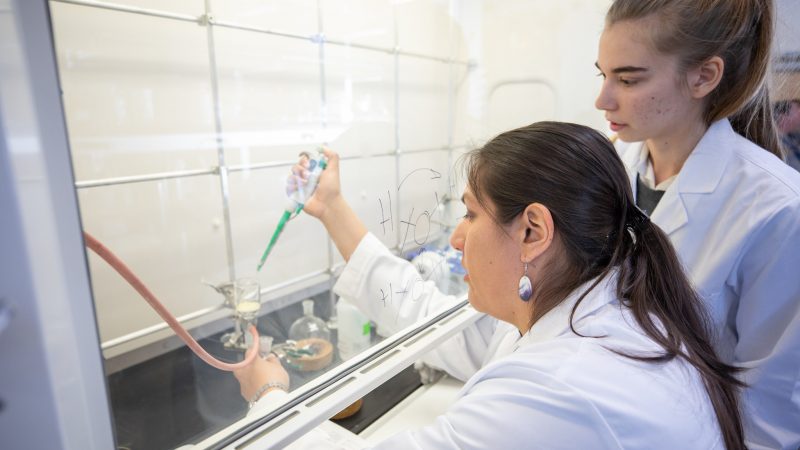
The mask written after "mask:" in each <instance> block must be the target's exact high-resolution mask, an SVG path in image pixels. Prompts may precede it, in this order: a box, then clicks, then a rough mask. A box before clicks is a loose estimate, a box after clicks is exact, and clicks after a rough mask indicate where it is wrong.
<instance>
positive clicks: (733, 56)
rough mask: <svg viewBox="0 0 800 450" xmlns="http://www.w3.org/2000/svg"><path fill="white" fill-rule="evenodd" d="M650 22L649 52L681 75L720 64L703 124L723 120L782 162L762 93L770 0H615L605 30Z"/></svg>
mask: <svg viewBox="0 0 800 450" xmlns="http://www.w3.org/2000/svg"><path fill="white" fill-rule="evenodd" d="M651 17H652V18H653V19H654V20H652V21H651V22H650V23H649V24H648V29H650V30H652V33H651V38H652V39H651V41H652V42H653V44H654V46H655V50H657V51H659V52H661V53H664V54H669V55H677V56H678V58H679V61H680V67H681V69H682V70H687V69H690V68H693V67H697V66H699V65H700V64H702V63H703V62H705V61H706V60H708V59H709V58H711V57H713V56H719V57H720V58H722V60H723V61H724V62H725V68H724V70H723V74H722V80H721V81H720V83H719V86H717V88H716V89H715V90H714V91H713V92H712V93H711V94H709V96H708V100H707V102H706V110H705V113H704V119H705V121H706V125H710V124H711V123H713V122H715V121H717V120H720V119H724V118H726V117H727V118H729V119H730V121H731V125H732V126H733V129H734V130H736V132H737V133H739V134H741V135H742V136H744V137H746V138H747V139H749V140H751V141H753V142H755V143H756V144H758V145H760V146H761V147H763V148H765V149H767V150H768V151H770V152H771V153H773V154H775V155H776V156H778V157H779V158H781V159H783V148H782V146H781V145H780V138H779V135H778V131H777V129H776V127H775V121H774V120H773V117H772V107H771V105H770V98H769V92H768V89H767V75H768V73H769V66H770V57H771V54H770V52H771V46H772V38H773V34H774V30H773V28H774V21H775V6H774V3H773V0H615V1H614V2H613V3H612V5H611V7H610V8H609V10H608V13H607V14H606V27H609V26H611V25H613V24H615V23H616V22H620V21H623V20H638V19H645V18H651Z"/></svg>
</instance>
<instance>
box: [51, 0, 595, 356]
mask: <svg viewBox="0 0 800 450" xmlns="http://www.w3.org/2000/svg"><path fill="white" fill-rule="evenodd" d="M115 4H120V5H126V4H127V5H129V6H133V7H136V8H149V9H152V10H160V11H166V12H169V13H175V14H183V15H188V16H192V17H200V16H201V15H202V14H204V2H203V1H201V0H194V1H188V0H187V1H181V2H156V1H147V2H143V1H127V2H125V1H121V0H120V1H116V2H115ZM210 6H211V10H212V13H213V17H214V20H215V21H217V22H222V23H223V25H224V24H238V25H242V26H246V27H254V28H257V29H259V30H261V32H259V31H253V30H242V29H232V28H229V27H224V26H213V27H212V28H211V31H212V32H213V46H209V40H208V31H209V30H208V27H206V26H202V25H200V24H198V23H193V22H186V21H178V20H174V19H168V18H159V17H150V16H147V15H142V14H132V13H127V12H120V11H109V10H103V9H98V8H95V7H89V6H83V5H74V4H63V3H59V2H57V1H52V2H51V8H52V18H53V27H54V33H55V42H56V47H57V57H58V64H59V67H60V77H61V83H62V89H63V92H64V107H65V109H66V116H67V125H68V128H69V134H70V143H71V146H72V154H73V164H74V171H75V176H76V180H77V181H78V184H79V186H80V188H79V199H80V207H81V215H82V222H83V227H84V229H85V230H87V231H89V232H90V233H92V234H94V235H95V236H96V237H97V238H99V239H100V240H101V241H102V242H104V243H105V244H106V245H108V246H109V247H110V248H111V249H112V250H113V251H115V252H116V253H117V254H118V255H119V256H120V257H121V258H122V259H123V260H125V261H126V262H128V263H129V265H130V266H131V268H132V269H133V270H134V271H135V272H136V273H137V274H138V275H139V276H140V277H141V278H142V279H143V280H144V282H145V283H146V284H147V285H148V286H150V288H151V289H152V290H153V291H154V292H155V293H156V295H157V296H159V297H160V298H161V299H162V300H163V301H164V303H165V304H166V305H167V307H168V308H169V309H170V310H171V311H172V312H173V313H175V314H177V315H181V314H186V313H191V312H194V311H198V310H201V309H203V308H207V307H209V306H213V305H216V304H218V303H220V302H221V300H222V299H221V297H219V296H218V294H216V293H215V292H213V291H212V290H211V289H209V288H208V287H206V286H204V285H203V284H201V281H208V282H211V283H217V282H222V281H225V280H227V278H228V275H229V271H230V270H231V269H232V270H234V271H235V273H236V275H237V276H256V277H257V278H258V279H259V280H260V282H261V283H262V287H263V288H269V287H270V286H274V285H276V284H279V283H282V282H284V281H286V280H289V279H292V278H294V277H298V276H301V275H303V274H307V273H310V272H314V271H318V270H323V269H326V268H328V267H329V255H328V241H327V236H326V235H325V232H324V229H323V227H322V226H321V225H320V224H319V223H317V222H316V221H315V220H314V219H312V218H311V217H308V216H304V215H301V216H300V217H298V218H296V219H294V220H293V221H291V222H290V223H289V225H288V226H287V227H286V229H285V231H284V233H283V236H282V237H281V240H280V241H279V243H278V245H277V246H276V247H275V249H274V251H273V254H272V255H271V258H270V260H269V261H268V262H267V265H266V266H265V267H264V269H263V270H262V271H261V272H260V273H258V274H256V272H255V266H256V263H257V261H258V259H259V258H260V255H261V252H262V251H263V249H264V247H265V245H266V243H267V240H268V238H269V235H270V234H271V232H272V230H273V229H274V227H275V225H276V224H277V221H278V219H279V217H280V215H281V213H282V208H283V205H284V195H283V183H284V178H285V174H286V173H287V170H288V167H286V166H277V167H263V165H264V163H276V162H281V161H291V160H294V159H295V158H296V156H297V153H298V152H299V151H300V150H311V149H313V148H315V147H316V146H317V145H319V144H321V143H323V142H327V143H328V144H329V145H330V146H331V147H332V148H334V149H335V150H337V151H338V152H340V154H341V155H342V156H343V158H344V159H343V160H342V163H341V173H342V189H343V191H344V194H345V196H346V197H347V198H348V200H349V201H350V202H351V204H352V205H353V208H354V209H355V211H356V212H357V213H358V215H359V216H360V217H361V218H362V219H363V220H364V222H365V223H366V225H367V227H368V228H369V229H370V231H372V232H373V233H375V234H376V235H377V236H378V237H379V238H380V239H381V240H382V241H383V242H385V243H386V244H387V245H388V246H391V247H394V246H399V245H403V242H404V241H405V244H404V247H405V248H404V249H406V250H407V249H408V248H409V247H410V246H411V245H412V243H413V242H414V241H415V238H416V243H417V244H419V243H423V242H425V237H426V236H429V237H430V236H432V235H433V234H435V233H436V232H437V231H441V228H442V227H441V225H439V224H437V223H436V221H441V220H449V221H450V222H452V221H453V217H449V218H446V214H445V213H448V211H442V210H437V209H436V208H437V205H436V199H437V198H440V199H442V198H443V197H444V195H445V194H449V195H450V196H453V197H455V198H459V197H460V195H461V186H462V185H463V180H461V181H453V180H452V176H451V175H453V168H452V161H453V160H455V158H456V157H457V156H458V154H460V153H461V152H463V151H464V149H465V147H464V144H468V145H469V144H472V143H474V144H478V143H480V142H482V141H483V140H485V139H486V138H487V137H488V136H489V135H490V134H492V133H495V132H497V131H500V130H501V129H506V128H509V127H511V126H517V125H522V124H525V123H529V122H532V121H534V120H542V119H553V118H556V119H564V120H572V121H578V122H583V123H587V124H590V125H596V126H601V125H603V122H602V115H600V114H599V113H597V112H596V111H594V108H593V99H594V93H595V92H596V89H597V87H598V86H599V82H598V80H596V79H595V78H594V69H593V63H594V58H595V53H596V41H597V37H598V36H599V33H600V30H601V27H602V14H603V12H604V10H605V8H606V6H607V2H597V1H596V0H569V1H564V2H552V1H545V0H537V1H528V0H505V1H485V2H482V1H479V0H464V1H455V0H453V1H450V2H448V1H443V0H416V1H399V0H318V1H317V0H272V1H263V0H260V1H254V0H253V1H241V0H239V1H236V2H231V1H212V2H210ZM320 27H321V28H320ZM267 31H268V32H267ZM320 32H322V33H324V36H325V39H328V40H330V41H331V42H332V43H327V44H324V45H323V46H322V51H320V45H319V44H318V43H317V42H319V40H318V39H317V40H313V39H311V37H312V36H316V35H317V34H318V33H320ZM276 33H288V34H291V35H292V36H281V35H278V34H276ZM302 37H307V38H306V39H303V38H302ZM342 43H352V45H341V44H342ZM363 46H371V47H373V49H365V48H363ZM395 47H399V49H400V50H401V51H404V52H413V53H417V54H424V55H428V56H431V57H435V58H420V57H418V56H409V55H406V54H402V53H401V54H400V55H399V56H396V55H394V54H392V53H391V50H392V49H394V48H395ZM210 48H211V50H212V51H213V56H214V58H215V63H216V64H215V65H212V63H211V59H210V56H209V49H210ZM377 48H382V49H384V50H387V51H379V49H377ZM436 58H439V59H442V60H444V61H445V62H442V61H439V60H436ZM448 59H453V60H457V62H454V63H452V64H449V63H447V62H446V61H447V60H448ZM468 59H469V60H471V64H470V65H469V66H468V65H467V64H465V63H464V62H465V61H467V60H468ZM212 69H213V70H212ZM213 75H216V80H217V85H216V88H217V91H216V93H217V95H216V96H215V90H214V84H213V82H212V80H213V79H214V77H213ZM511 78H546V79H548V80H549V82H550V83H551V84H552V85H553V86H555V91H551V90H548V89H545V88H543V87H542V86H541V85H535V84H532V85H521V86H518V87H515V88H513V89H510V90H506V91H503V92H499V91H498V93H497V95H495V96H493V97H491V98H490V97H488V92H489V88H490V87H491V86H492V85H494V84H495V83H498V82H502V81H505V80H508V79H511ZM217 120H219V122H217ZM218 128H219V129H220V132H221V133H220V134H218V133H217V129H218ZM218 142H221V143H222V154H221V155H220V153H219V152H218V148H219V147H218ZM448 148H454V150H452V152H451V151H450V150H448ZM396 149H397V150H399V151H400V154H401V156H399V157H397V156H394V155H392V152H394V151H395V150H396ZM221 162H223V163H224V164H225V165H226V166H229V167H232V168H233V169H234V170H233V171H231V172H230V173H229V175H228V178H227V183H226V184H225V185H224V187H225V189H226V190H227V192H228V196H227V199H226V198H225V196H224V195H223V192H224V190H223V183H221V180H220V177H219V176H218V175H216V174H214V173H208V174H205V175H195V176H191V177H182V176H179V177H177V178H171V179H164V180H156V181H137V182H130V183H126V184H118V183H116V182H115V181H114V179H118V177H147V176H157V175H158V174H162V173H164V172H180V171H186V170H208V171H211V170H212V169H213V168H215V167H217V166H218V165H219V164H220V163H221ZM253 165H255V167H251V166H253ZM435 174H440V177H439V176H436V175H435ZM98 180H106V181H108V182H109V184H107V185H102V186H94V187H89V186H90V185H92V184H93V183H95V182H97V181H98ZM403 180H406V182H405V183H403V184H402V186H401V185H400V183H401V182H402V181H403ZM117 181H119V180H117ZM398 188H399V189H398ZM390 201H391V205H392V206H391V209H390V208H389V202H390ZM454 206H456V209H459V208H458V207H457V205H454ZM226 208H227V211H228V213H229V222H227V221H226V219H225V211H226ZM449 213H450V215H451V216H456V215H457V212H456V213H453V211H449ZM388 219H391V221H389V220H388ZM409 221H412V222H413V223H414V226H413V227H409V226H408V225H407V224H404V223H403V222H409ZM228 227H229V228H228ZM406 229H409V230H410V234H408V235H406V234H405V231H407V230H406ZM228 230H229V231H230V235H231V237H232V243H231V247H230V248H228V244H227V242H226V233H227V231H228ZM229 253H230V254H232V256H233V259H232V260H229V259H228V255H229ZM339 261H341V258H340V257H339V256H338V255H335V258H334V263H336V262H339ZM90 262H91V273H92V283H93V288H94V295H95V302H96V308H97V317H98V321H99V327H100V334H101V337H102V339H103V340H104V341H108V340H109V339H113V338H118V337H121V336H125V335H126V334H128V333H132V332H135V331H137V330H141V329H143V328H145V327H148V326H151V325H154V324H157V323H159V322H160V319H159V318H158V317H157V316H156V315H155V314H154V313H152V312H151V311H150V308H149V307H148V306H147V305H146V304H145V303H144V302H143V301H142V300H141V299H140V298H139V297H138V295H137V294H136V293H135V292H134V291H133V290H132V289H130V288H129V287H127V285H126V284H125V282H124V281H122V280H121V279H120V278H119V277H118V276H117V275H116V274H115V273H113V272H112V271H111V270H110V269H109V268H108V267H107V266H106V265H105V264H104V263H102V262H101V261H100V260H99V259H97V258H95V257H94V256H91V257H90Z"/></svg>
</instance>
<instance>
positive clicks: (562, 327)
mask: <svg viewBox="0 0 800 450" xmlns="http://www.w3.org/2000/svg"><path fill="white" fill-rule="evenodd" d="M615 283H616V277H615V276H611V277H609V278H608V279H607V280H606V281H604V282H602V283H601V284H600V285H598V287H597V288H595V289H594V290H593V291H592V292H591V293H590V294H589V295H588V296H587V297H586V298H585V299H584V300H583V302H582V303H581V305H580V307H579V308H578V310H577V312H576V314H575V317H574V325H575V328H576V329H577V330H578V331H579V332H580V333H581V334H583V335H585V336H605V337H603V338H600V339H597V338H592V337H580V336H578V335H576V334H574V333H573V332H572V330H570V327H569V322H568V321H569V314H570V310H571V308H572V306H573V305H574V302H575V300H576V299H577V293H573V295H572V296H570V297H569V298H568V299H567V300H566V301H565V302H564V303H562V305H561V306H559V307H557V308H556V309H554V310H553V311H551V312H549V313H548V314H546V315H545V316H544V317H543V318H542V319H541V320H539V321H538V322H537V323H536V324H535V325H534V327H533V328H532V329H531V331H530V332H528V333H527V334H525V335H524V336H522V337H520V335H519V331H518V330H517V329H516V328H514V327H513V326H512V325H510V324H506V323H503V322H499V321H497V320H496V319H493V318H491V317H488V316H485V317H483V318H481V319H479V320H478V322H476V323H475V324H474V325H472V326H470V327H468V328H467V329H466V330H464V331H463V332H461V333H459V334H458V335H456V336H455V338H454V339H449V340H448V341H446V342H445V343H443V344H442V345H441V346H439V347H438V348H436V349H435V350H434V351H433V352H431V354H429V355H428V356H427V357H426V359H425V361H426V363H428V364H432V365H435V366H437V367H439V368H441V369H444V370H446V371H447V372H449V373H450V374H452V375H454V376H456V377H458V378H460V379H462V380H466V384H465V385H464V388H463V389H462V391H461V392H460V394H459V396H458V398H457V400H456V401H455V403H454V404H453V405H451V406H450V408H449V409H448V411H447V412H446V413H445V414H444V415H442V416H440V417H438V418H437V419H436V421H435V422H434V423H432V424H431V425H429V426H427V427H425V428H423V429H420V430H409V431H406V432H403V433H400V434H398V435H396V436H394V437H392V438H390V439H388V440H387V441H384V442H382V443H380V444H379V445H378V446H377V448H381V449H403V450H408V449H414V448H420V449H433V448H436V449H446V448H459V449H467V448H474V449H487V448H503V449H514V448H543V449H559V448H593V449H601V448H609V449H622V448H625V449H634V448H647V449H658V448H664V449H675V448H702V449H715V448H724V445H723V442H722V440H721V436H720V432H719V427H718V424H717V421H716V417H715V415H714V411H713V408H712V407H711V404H710V401H709V399H708V396H707V394H706V392H705V390H704V388H703V384H702V381H701V380H700V378H699V376H698V374H697V372H696V371H695V370H694V369H693V368H691V366H689V365H687V364H685V363H684V362H683V361H681V360H677V359H676V360H673V361H671V362H669V363H666V364H648V363H644V362H639V361H635V360H632V359H629V358H625V357H622V356H619V355H617V354H615V353H612V352H611V351H610V350H609V349H617V350H622V351H625V352H629V353H635V354H652V353H653V352H657V351H658V350H659V348H658V347H657V346H656V345H655V344H654V343H653V342H652V341H651V340H650V339H649V338H648V337H647V336H646V335H645V334H644V333H643V332H641V331H640V330H639V328H638V327H637V326H636V325H635V323H636V322H635V320H634V319H633V318H632V317H631V316H630V315H629V314H628V310H627V309H625V308H622V307H621V305H620V303H619V302H618V300H617V299H616V296H615V294H614V288H615V286H614V284H615ZM390 285H391V287H390ZM587 285H588V284H587ZM585 286H586V285H585ZM585 286H584V287H582V288H579V289H578V290H577V291H576V292H582V291H583V290H584V289H585ZM390 289H391V291H390ZM334 290H335V291H336V293H337V294H339V295H341V296H343V297H346V298H349V299H351V300H353V301H355V302H356V303H357V304H358V305H359V307H360V308H361V309H362V310H363V311H364V312H365V313H366V314H367V315H368V316H370V317H371V318H373V320H376V321H378V323H379V325H380V326H381V327H382V328H383V329H385V330H388V331H390V332H393V331H396V330H399V329H401V328H403V327H405V326H408V325H409V324H411V323H413V322H414V321H416V320H417V319H419V318H420V317H422V316H425V315H428V314H433V313H435V312H436V311H437V310H440V309H444V308H447V307H449V306H451V305H452V304H453V302H454V301H455V299H454V298H453V297H448V296H445V295H443V294H441V293H440V292H439V291H437V290H436V288H435V286H434V284H433V283H432V282H430V281H427V282H425V281H422V279H421V277H420V275H419V274H418V273H417V271H416V270H415V269H414V267H413V266H412V265H411V264H410V263H408V262H406V261H404V260H402V259H400V258H398V257H395V256H393V255H392V254H391V253H390V252H389V251H388V250H387V249H386V248H385V247H384V245H383V244H382V243H381V242H380V241H379V240H378V239H377V238H376V237H375V236H373V235H371V234H368V235H367V236H366V237H365V238H364V239H363V240H362V241H361V242H360V243H359V245H358V248H357V249H356V251H355V252H354V254H353V255H352V257H351V258H350V261H349V262H348V264H347V266H346V267H345V270H344V272H343V273H342V275H341V276H340V277H339V281H338V282H337V284H336V286H335V287H334ZM389 292H392V293H393V295H387V294H388V293H389ZM266 397H269V395H267V396H266ZM266 397H265V398H266Z"/></svg>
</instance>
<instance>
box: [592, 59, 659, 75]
mask: <svg viewBox="0 0 800 450" xmlns="http://www.w3.org/2000/svg"><path fill="white" fill-rule="evenodd" d="M594 66H595V67H597V70H599V71H600V72H602V71H603V69H601V68H600V65H598V64H597V63H596V62H595V63H594ZM629 72H647V69H646V68H644V67H636V66H622V67H617V68H615V69H613V70H612V71H611V73H629Z"/></svg>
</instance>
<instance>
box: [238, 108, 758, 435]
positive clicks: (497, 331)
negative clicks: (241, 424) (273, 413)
mask: <svg viewBox="0 0 800 450" xmlns="http://www.w3.org/2000/svg"><path fill="white" fill-rule="evenodd" d="M327 155H328V157H329V166H328V169H327V170H326V171H325V172H324V173H323V175H322V177H321V179H320V185H319V187H318V189H317V191H316V193H315V194H314V196H313V197H312V199H311V200H309V201H308V202H307V203H306V206H305V210H306V211H307V212H308V213H310V214H312V215H314V216H316V217H318V218H319V219H320V220H321V221H322V222H323V224H324V225H325V227H326V229H327V230H328V232H329V233H330V235H331V237H332V239H333V240H334V242H335V244H336V246H337V248H338V249H339V251H340V252H341V253H342V255H343V256H344V258H345V259H346V260H347V261H348V262H347V265H346V267H345V270H344V272H343V273H342V275H341V277H340V278H339V281H338V282H337V284H336V286H335V288H334V290H335V291H336V292H337V293H338V294H339V295H342V296H344V297H348V298H351V299H353V300H355V301H356V303H357V304H358V306H359V307H360V308H362V309H363V310H364V311H365V312H366V313H367V314H368V315H369V316H370V317H372V318H373V319H375V320H377V321H378V323H379V325H380V326H381V327H387V328H400V327H404V326H406V325H408V324H410V323H412V322H414V321H416V320H417V319H419V318H421V317H423V316H425V315H427V314H430V313H432V312H434V311H436V310H437V309H440V308H442V307H446V306H447V305H448V303H449V302H451V301H452V299H450V298H447V297H446V296H444V295H443V294H441V293H439V292H438V291H437V290H436V288H435V287H434V286H433V283H432V282H422V281H421V280H420V279H419V276H418V275H417V273H416V270H415V269H414V267H413V266H412V265H411V264H410V263H408V262H407V261H404V260H402V259H400V258H398V257H395V256H393V255H392V254H391V253H390V252H389V251H388V249H386V248H385V247H384V246H383V245H382V244H381V243H380V242H379V241H378V240H377V238H376V237H374V236H373V235H371V234H368V233H367V231H366V228H365V227H364V225H363V223H361V221H360V220H359V219H358V217H357V216H356V215H355V214H354V213H353V211H352V209H350V207H349V205H348V204H347V203H346V202H345V200H344V199H343V198H342V196H341V194H340V189H339V181H338V174H339V172H338V156H337V155H336V154H334V153H332V152H328V153H327ZM467 173H468V176H467V179H468V187H467V188H466V189H465V192H464V196H463V201H464V203H465V205H466V209H467V214H466V215H465V216H464V218H463V220H462V221H461V222H460V223H459V225H458V227H457V228H456V229H455V231H454V232H453V235H452V237H451V244H452V245H453V247H455V248H457V249H459V250H461V251H462V252H463V259H462V264H463V266H464V268H465V269H466V270H467V273H468V275H467V276H465V280H466V281H467V282H468V284H469V301H470V303H471V304H472V305H473V306H474V307H475V308H476V309H477V310H479V311H481V312H484V313H486V314H487V316H486V317H485V318H482V319H480V320H479V321H478V322H477V323H476V324H475V325H473V326H471V327H470V328H468V329H467V330H465V331H464V332H462V333H461V334H459V335H458V336H457V338H456V339H451V340H449V341H448V342H446V343H445V344H444V345H443V346H441V347H439V348H437V349H436V350H435V351H434V352H433V353H432V354H431V355H429V357H428V359H427V362H428V363H432V364H434V365H436V366H437V367H439V368H442V369H444V370H447V371H448V372H449V373H451V374H453V375H455V376H457V377H459V378H461V379H463V380H465V381H466V384H465V386H464V388H463V390H462V391H461V393H460V394H459V397H458V399H457V400H456V401H455V403H454V404H453V405H451V406H450V408H449V409H448V410H447V412H446V413H445V414H444V415H442V416H440V417H439V418H437V419H436V421H435V422H434V423H432V424H431V425H429V426H427V427H425V428H423V429H421V430H411V431H407V432H404V433H401V434H399V435H396V436H394V437H392V438H390V439H389V440H387V441H384V442H382V443H380V444H379V445H378V447H379V448H397V449H404V450H405V449H411V448H461V449H465V448H475V449H486V448H546V449H554V448H610V449H622V448H626V449H630V448H648V449H653V448H669V449H674V448H703V449H715V448H728V449H740V448H744V447H743V431H742V426H741V421H740V418H739V408H738V386H739V382H738V381H737V380H736V378H735V376H734V373H735V371H736V369H734V368H733V367H731V366H728V365H725V364H723V363H721V362H720V360H719V359H718V357H717V356H716V354H715V353H714V350H713V348H712V346H711V343H710V340H709V336H708V335H707V331H706V326H705V325H706V324H705V319H704V317H705V316H704V312H703V311H704V310H703V308H702V304H701V302H700V300H699V298H698V297H697V295H696V294H695V292H694V291H693V290H692V288H691V287H690V285H689V282H688V280H687V278H686V276H685V275H684V274H683V272H682V269H681V267H680V264H679V262H678V260H677V257H676V255H675V253H674V250H673V249H672V247H671V246H670V244H669V241H668V239H667V237H666V236H665V235H664V234H663V233H662V232H661V230H659V229H658V227H656V226H654V225H653V224H651V223H650V221H649V220H648V219H647V216H646V215H644V214H643V213H642V212H641V211H640V210H638V209H637V208H636V206H635V205H634V202H633V198H632V193H631V190H630V186H629V184H628V178H627V175H626V173H625V171H624V168H623V165H622V163H621V161H620V160H619V157H618V156H617V153H616V152H615V150H614V148H613V146H612V145H611V144H610V143H609V142H608V140H607V139H606V138H605V137H603V136H602V135H601V134H600V133H597V132H596V131H594V130H591V129H589V128H587V127H584V126H581V125H575V124H565V123H554V122H541V123H537V124H533V125H530V126H527V127H523V128H520V129H517V130H513V131H510V132H507V133H504V134H502V135H500V136H498V137H496V138H495V139H493V140H492V141H491V142H489V143H488V144H487V145H486V146H484V147H483V148H481V149H478V150H476V151H474V152H472V153H471V154H470V155H469V158H468V170H467ZM390 282H391V283H393V285H394V286H403V288H402V289H401V288H398V289H397V290H405V291H407V292H408V294H407V295H405V296H395V298H394V302H383V301H381V299H380V297H379V296H378V295H377V294H378V293H379V292H380V289H385V287H386V286H388V284H389V283H390ZM235 375H236V377H237V378H238V379H239V381H240V383H241V390H242V395H243V396H244V397H245V398H246V399H249V400H253V401H257V402H256V405H257V406H256V408H264V407H267V406H268V405H271V404H275V403H279V402H281V401H282V399H283V398H284V396H285V394H284V393H283V391H282V390H281V389H280V387H281V385H282V384H286V383H287V382H288V375H287V374H286V372H285V371H283V370H282V368H281V367H280V363H279V362H278V361H277V360H276V359H275V358H274V357H273V358H269V359H267V360H260V359H259V360H257V361H256V362H255V363H254V364H253V365H251V366H249V367H247V368H245V369H242V370H239V371H237V372H235Z"/></svg>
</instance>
